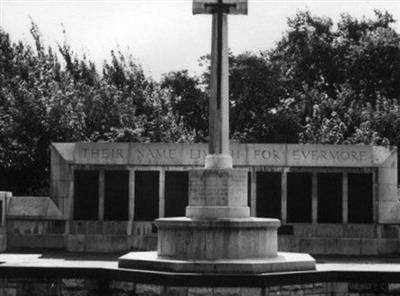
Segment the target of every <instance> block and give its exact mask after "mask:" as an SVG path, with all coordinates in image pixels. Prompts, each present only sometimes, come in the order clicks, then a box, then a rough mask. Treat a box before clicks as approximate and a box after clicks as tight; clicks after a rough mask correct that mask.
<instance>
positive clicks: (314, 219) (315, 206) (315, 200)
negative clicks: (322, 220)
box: [311, 172, 318, 224]
mask: <svg viewBox="0 0 400 296" xmlns="http://www.w3.org/2000/svg"><path fill="white" fill-rule="evenodd" d="M311 184H312V185H311V186H312V189H311V190H312V191H311V192H312V193H311V195H312V197H311V198H312V200H311V217H312V223H313V224H316V223H318V176H317V173H316V172H313V173H312V182H311Z"/></svg>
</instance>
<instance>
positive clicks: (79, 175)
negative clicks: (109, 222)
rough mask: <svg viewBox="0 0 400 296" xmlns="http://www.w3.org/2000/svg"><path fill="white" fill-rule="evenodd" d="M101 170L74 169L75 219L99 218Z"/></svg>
mask: <svg viewBox="0 0 400 296" xmlns="http://www.w3.org/2000/svg"><path fill="white" fill-rule="evenodd" d="M98 214H99V172H98V171H95V170H75V171H74V219H75V220H98Z"/></svg>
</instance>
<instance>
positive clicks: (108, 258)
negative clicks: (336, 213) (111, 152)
mask: <svg viewBox="0 0 400 296" xmlns="http://www.w3.org/2000/svg"><path fill="white" fill-rule="evenodd" d="M120 255H122V254H75V253H61V252H49V253H18V254H17V253H2V254H0V267H1V266H21V267H22V266H26V267H55V266H56V267H73V268H79V267H91V268H110V269H116V268H118V257H119V256H120ZM316 259H317V270H321V271H327V270H335V271H343V270H345V271H398V272H400V256H396V257H354V256H317V257H316Z"/></svg>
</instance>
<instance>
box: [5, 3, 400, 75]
mask: <svg viewBox="0 0 400 296" xmlns="http://www.w3.org/2000/svg"><path fill="white" fill-rule="evenodd" d="M374 8H377V9H380V10H383V11H384V10H387V11H388V12H390V13H391V14H392V15H393V16H394V17H395V19H397V20H399V23H397V24H396V29H397V30H398V31H400V1H399V0H391V1H384V0H380V1H378V0H374V1H364V0H353V1H343V0H341V1H339V0H335V1H332V0H330V1H329V0H319V1H315V0H314V1H297V0H291V1H289V0H280V1H277V0H274V1H272V0H271V1H270V0H249V14H248V15H247V16H230V17H229V47H230V48H231V49H232V50H233V52H234V53H240V52H243V51H246V50H250V51H255V52H257V51H259V50H265V49H268V48H271V47H272V46H274V44H275V43H276V42H277V41H278V40H279V39H280V38H281V36H282V33H283V32H284V31H285V30H286V29H287V25H286V20H287V17H291V16H294V15H295V14H296V12H297V11H299V10H309V11H311V13H313V14H314V15H317V16H328V17H331V18H332V19H333V20H334V21H335V20H338V19H339V17H340V14H341V13H344V12H347V13H350V15H352V16H355V17H362V16H367V17H368V16H372V15H373V9H374ZM191 9H192V0H125V1H120V0H114V1H113V0H97V1H96V0H81V1H79V0H69V1H67V0H40V1H39V0H0V25H1V27H2V28H3V29H5V30H6V32H8V33H10V35H11V38H12V40H13V41H16V40H18V39H23V40H25V41H27V42H30V43H31V42H32V40H31V37H30V35H29V23H30V20H29V18H32V19H33V20H34V21H35V22H36V23H37V24H38V26H39V29H40V31H41V32H42V35H43V37H44V39H45V41H46V42H47V44H49V45H55V44H56V42H59V43H62V42H63V39H64V37H63V34H62V25H61V24H63V25H64V27H65V28H66V31H67V38H68V40H69V43H70V44H71V45H72V48H73V50H74V51H75V52H77V53H78V54H79V55H81V54H82V52H84V53H86V54H87V56H88V57H89V58H90V59H92V60H94V61H96V63H97V64H98V65H101V63H102V61H104V60H105V59H109V57H110V50H111V49H116V48H117V46H119V48H120V49H121V50H122V51H123V52H127V51H129V52H131V53H132V54H133V56H134V57H135V58H136V60H137V61H138V62H139V63H140V64H141V65H142V66H143V68H144V70H145V72H146V73H147V74H149V75H151V76H153V77H154V78H155V79H159V78H160V77H161V75H162V73H166V72H169V71H175V70H181V69H189V70H190V71H191V73H193V74H195V73H199V71H200V70H199V68H198V58H199V57H200V56H202V55H204V54H207V53H209V51H210V47H211V44H210V38H211V16H209V15H196V16H193V15H192V12H191Z"/></svg>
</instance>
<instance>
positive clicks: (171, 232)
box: [156, 217, 280, 260]
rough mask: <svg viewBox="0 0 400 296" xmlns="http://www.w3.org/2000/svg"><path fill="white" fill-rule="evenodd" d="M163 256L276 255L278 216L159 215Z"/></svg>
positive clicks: (223, 257) (159, 238)
mask: <svg viewBox="0 0 400 296" xmlns="http://www.w3.org/2000/svg"><path fill="white" fill-rule="evenodd" d="M156 224H157V227H158V247H157V252H158V255H159V256H160V257H169V258H181V259H192V260H197V259H199V260H200V259H207V260H217V259H244V258H262V257H271V256H276V254H277V251H278V244H277V229H278V227H279V225H280V222H279V220H277V219H262V218H245V219H244V218H242V219H232V218H230V219H213V220H205V219H190V218H186V217H182V218H162V219H157V220H156Z"/></svg>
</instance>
